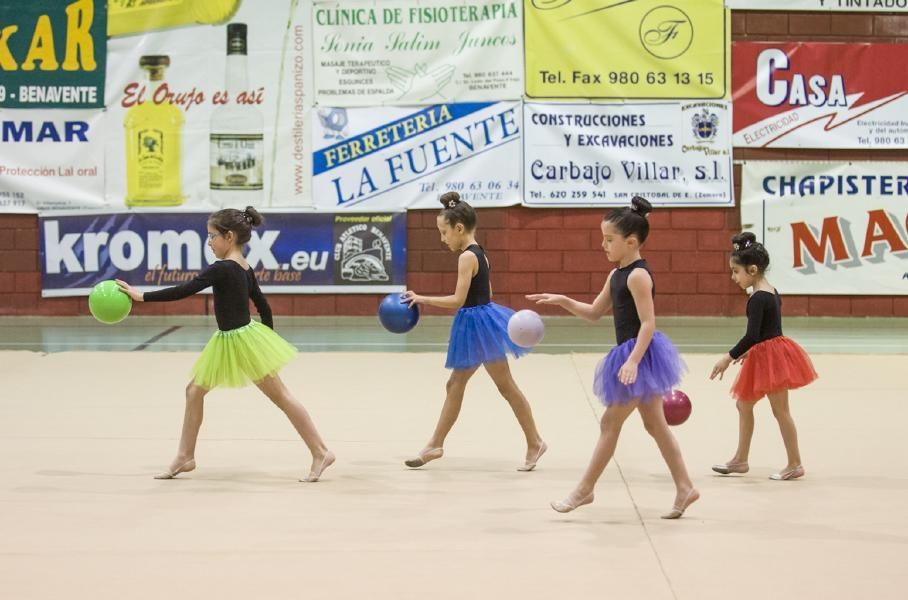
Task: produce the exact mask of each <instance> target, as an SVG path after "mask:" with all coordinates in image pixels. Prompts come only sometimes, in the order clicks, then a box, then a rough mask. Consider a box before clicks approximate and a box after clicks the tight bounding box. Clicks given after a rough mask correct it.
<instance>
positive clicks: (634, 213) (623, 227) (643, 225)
mask: <svg viewBox="0 0 908 600" xmlns="http://www.w3.org/2000/svg"><path fill="white" fill-rule="evenodd" d="M652 211H653V206H652V204H650V203H649V202H647V200H646V199H645V198H641V197H640V196H634V197H633V198H631V205H630V206H623V207H621V208H616V209H615V210H613V211H611V212H610V213H609V214H607V215H606V216H605V218H604V219H603V220H604V221H607V222H609V223H611V224H612V225H614V226H615V229H617V230H618V231H619V232H621V235H622V236H624V237H630V236H632V235H635V236H637V239H638V240H640V243H641V244H642V243H643V242H645V241H646V237H647V236H648V235H649V221H647V220H646V215H648V214H649V213H651V212H652Z"/></svg>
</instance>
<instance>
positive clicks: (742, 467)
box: [713, 462, 750, 475]
mask: <svg viewBox="0 0 908 600" xmlns="http://www.w3.org/2000/svg"><path fill="white" fill-rule="evenodd" d="M713 471H715V472H716V473H721V474H722V475H728V474H729V473H741V474H743V473H747V472H748V471H750V465H748V464H747V463H746V462H727V463H725V464H722V465H713Z"/></svg>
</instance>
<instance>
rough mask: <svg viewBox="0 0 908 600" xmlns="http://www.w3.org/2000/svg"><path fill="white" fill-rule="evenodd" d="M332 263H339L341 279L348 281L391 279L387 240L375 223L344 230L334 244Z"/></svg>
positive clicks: (366, 281)
mask: <svg viewBox="0 0 908 600" xmlns="http://www.w3.org/2000/svg"><path fill="white" fill-rule="evenodd" d="M334 262H335V264H338V265H340V278H341V280H342V281H345V282H347V281H349V282H352V283H375V282H386V281H389V280H390V279H391V277H390V276H389V275H388V268H389V267H390V263H391V242H390V241H389V240H388V238H387V236H386V235H385V233H384V232H383V231H382V230H381V229H379V228H378V227H376V226H375V225H367V224H365V223H363V224H360V225H353V226H352V227H348V228H347V229H345V230H344V231H343V232H342V233H341V234H340V236H339V237H338V240H337V243H335V244H334Z"/></svg>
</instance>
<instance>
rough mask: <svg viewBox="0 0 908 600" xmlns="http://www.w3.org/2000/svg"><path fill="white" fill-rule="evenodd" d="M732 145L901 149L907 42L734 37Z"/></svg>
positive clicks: (906, 126)
mask: <svg viewBox="0 0 908 600" xmlns="http://www.w3.org/2000/svg"><path fill="white" fill-rule="evenodd" d="M732 52H733V55H734V60H733V65H734V73H733V77H732V81H733V83H734V95H733V102H734V107H735V115H734V132H735V133H734V145H735V146H736V147H746V148H861V149H867V150H877V149H890V148H899V149H903V148H908V70H906V69H904V68H894V66H895V65H904V64H905V63H906V62H908V44H877V43H874V44H838V43H814V42H809V43H765V42H735V43H734V45H733V49H732Z"/></svg>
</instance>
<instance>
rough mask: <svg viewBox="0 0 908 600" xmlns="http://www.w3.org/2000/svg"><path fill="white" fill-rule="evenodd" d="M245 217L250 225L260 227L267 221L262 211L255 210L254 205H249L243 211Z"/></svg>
mask: <svg viewBox="0 0 908 600" xmlns="http://www.w3.org/2000/svg"><path fill="white" fill-rule="evenodd" d="M241 212H242V215H243V219H244V220H245V221H246V222H247V223H248V224H249V225H250V227H258V226H259V225H261V224H262V223H264V222H265V219H264V218H262V215H261V213H259V211H257V210H255V208H254V207H252V206H247V207H246V210H244V211H241Z"/></svg>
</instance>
